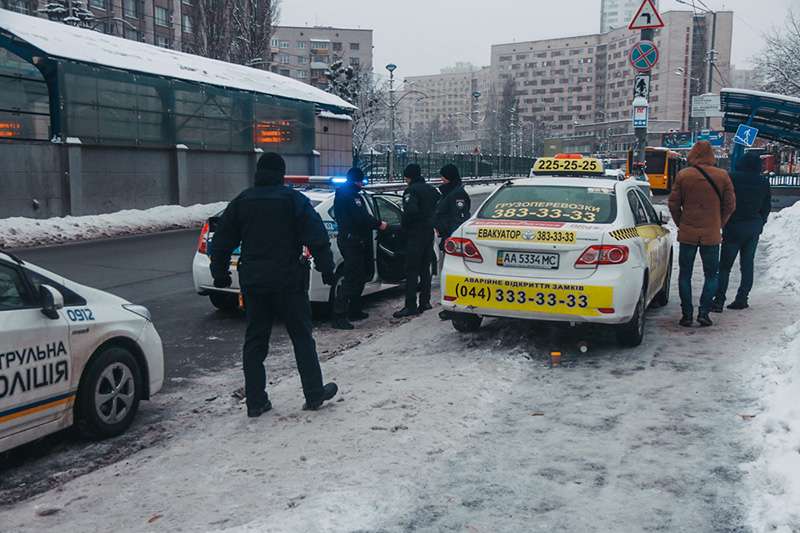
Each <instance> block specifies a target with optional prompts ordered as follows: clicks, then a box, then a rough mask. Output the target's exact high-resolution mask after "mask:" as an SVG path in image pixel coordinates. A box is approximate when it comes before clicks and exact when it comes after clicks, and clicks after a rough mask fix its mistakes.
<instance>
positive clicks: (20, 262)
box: [0, 248, 25, 266]
mask: <svg viewBox="0 0 800 533" xmlns="http://www.w3.org/2000/svg"><path fill="white" fill-rule="evenodd" d="M0 252H2V253H4V254H6V255H7V256H8V257H10V258H11V259H12V260H13V261H14V262H15V263H17V264H18V265H20V266H22V265H24V264H25V261H23V260H22V259H20V258H19V257H17V256H16V255H14V254H12V253H11V252H8V251H6V250H4V249H2V248H0Z"/></svg>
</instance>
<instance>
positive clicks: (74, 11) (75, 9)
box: [37, 0, 95, 28]
mask: <svg viewBox="0 0 800 533" xmlns="http://www.w3.org/2000/svg"><path fill="white" fill-rule="evenodd" d="M37 11H38V12H39V13H41V14H43V15H46V16H47V18H49V19H50V20H54V21H56V22H63V23H64V24H69V25H70V26H79V27H81V28H91V27H92V26H93V24H94V22H95V17H94V14H93V13H92V12H91V11H89V10H88V9H86V4H84V3H83V2H82V1H80V0H72V1H69V0H50V1H49V2H46V3H45V4H44V5H43V6H42V7H41V9H38V10H37Z"/></svg>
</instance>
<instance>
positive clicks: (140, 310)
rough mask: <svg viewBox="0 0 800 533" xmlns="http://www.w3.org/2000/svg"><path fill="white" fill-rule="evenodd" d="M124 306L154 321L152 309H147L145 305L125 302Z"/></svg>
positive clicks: (135, 313) (149, 320)
mask: <svg viewBox="0 0 800 533" xmlns="http://www.w3.org/2000/svg"><path fill="white" fill-rule="evenodd" d="M122 307H124V308H125V309H127V310H128V311H130V312H131V313H133V314H134V315H139V316H140V317H142V318H144V319H145V320H147V321H148V322H152V321H153V315H151V314H150V310H149V309H147V308H146V307H145V306H143V305H136V304H125V305H123V306H122Z"/></svg>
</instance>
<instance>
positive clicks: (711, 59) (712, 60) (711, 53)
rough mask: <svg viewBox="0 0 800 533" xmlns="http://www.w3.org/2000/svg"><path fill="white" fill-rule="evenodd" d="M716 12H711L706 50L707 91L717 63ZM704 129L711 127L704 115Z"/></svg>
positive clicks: (712, 82)
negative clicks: (709, 32)
mask: <svg viewBox="0 0 800 533" xmlns="http://www.w3.org/2000/svg"><path fill="white" fill-rule="evenodd" d="M716 41H717V12H716V11H712V12H711V46H710V48H709V50H708V92H709V93H712V92H714V67H715V66H716V64H717V57H716V56H717V50H716ZM706 129H707V130H710V129H711V117H706Z"/></svg>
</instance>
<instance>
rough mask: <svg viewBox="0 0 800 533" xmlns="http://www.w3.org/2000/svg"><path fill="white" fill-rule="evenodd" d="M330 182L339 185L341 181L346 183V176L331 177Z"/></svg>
mask: <svg viewBox="0 0 800 533" xmlns="http://www.w3.org/2000/svg"><path fill="white" fill-rule="evenodd" d="M331 183H335V184H337V185H341V184H342V183H347V178H345V177H341V176H337V177H335V178H331Z"/></svg>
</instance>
